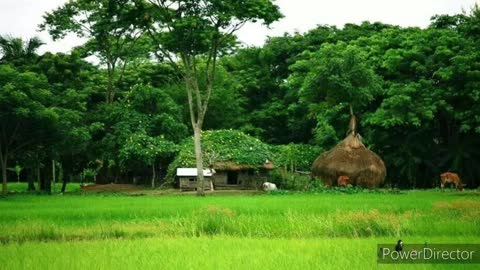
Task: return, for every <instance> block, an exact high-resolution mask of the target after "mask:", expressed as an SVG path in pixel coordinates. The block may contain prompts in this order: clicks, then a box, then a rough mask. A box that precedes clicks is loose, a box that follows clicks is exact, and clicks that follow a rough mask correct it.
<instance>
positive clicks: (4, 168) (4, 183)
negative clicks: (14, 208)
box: [1, 157, 7, 195]
mask: <svg viewBox="0 0 480 270" xmlns="http://www.w3.org/2000/svg"><path fill="white" fill-rule="evenodd" d="M2 159H3V158H2ZM1 163H2V194H4V195H5V194H7V158H6V157H5V158H4V160H3V161H2V162H1Z"/></svg>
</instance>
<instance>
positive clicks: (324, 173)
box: [312, 132, 386, 188]
mask: <svg viewBox="0 0 480 270" xmlns="http://www.w3.org/2000/svg"><path fill="white" fill-rule="evenodd" d="M355 134H356V133H354V132H353V133H351V134H350V135H348V136H347V137H346V138H345V139H344V140H343V141H341V142H340V143H339V144H337V145H336V146H335V147H334V148H332V149H331V150H330V151H327V152H325V153H323V154H322V155H320V156H319V157H318V158H317V159H316V160H315V161H314V163H313V166H312V175H313V176H317V177H320V178H321V179H322V181H323V182H324V183H325V184H327V185H336V184H337V179H338V177H339V176H342V175H345V176H348V177H349V178H350V182H351V183H352V184H354V185H358V186H362V187H368V188H373V187H375V186H379V185H381V184H382V183H383V181H384V180H385V176H386V168H385V164H384V162H383V160H382V159H381V158H380V157H379V156H378V155H377V154H375V153H374V152H372V151H370V150H369V149H367V148H366V147H365V145H364V144H363V143H362V142H361V141H360V139H359V138H358V136H357V135H355Z"/></svg>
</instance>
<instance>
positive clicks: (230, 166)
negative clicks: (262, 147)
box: [213, 160, 275, 171]
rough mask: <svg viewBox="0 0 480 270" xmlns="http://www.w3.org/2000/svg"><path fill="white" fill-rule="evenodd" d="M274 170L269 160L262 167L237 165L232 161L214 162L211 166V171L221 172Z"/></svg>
mask: <svg viewBox="0 0 480 270" xmlns="http://www.w3.org/2000/svg"><path fill="white" fill-rule="evenodd" d="M274 168H275V165H274V164H273V163H272V162H271V161H269V160H267V161H266V162H265V163H264V164H263V165H248V164H238V163H236V162H233V161H223V162H215V163H214V164H213V169H215V170H223V171H242V170H254V169H267V170H272V169H274Z"/></svg>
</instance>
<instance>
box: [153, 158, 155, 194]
mask: <svg viewBox="0 0 480 270" xmlns="http://www.w3.org/2000/svg"><path fill="white" fill-rule="evenodd" d="M152 188H155V162H153V164H152Z"/></svg>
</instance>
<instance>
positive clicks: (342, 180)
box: [337, 175, 350, 187]
mask: <svg viewBox="0 0 480 270" xmlns="http://www.w3.org/2000/svg"><path fill="white" fill-rule="evenodd" d="M348 184H350V178H349V177H348V176H345V175H340V176H339V177H338V179H337V185H338V186H339V187H347V186H348Z"/></svg>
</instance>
